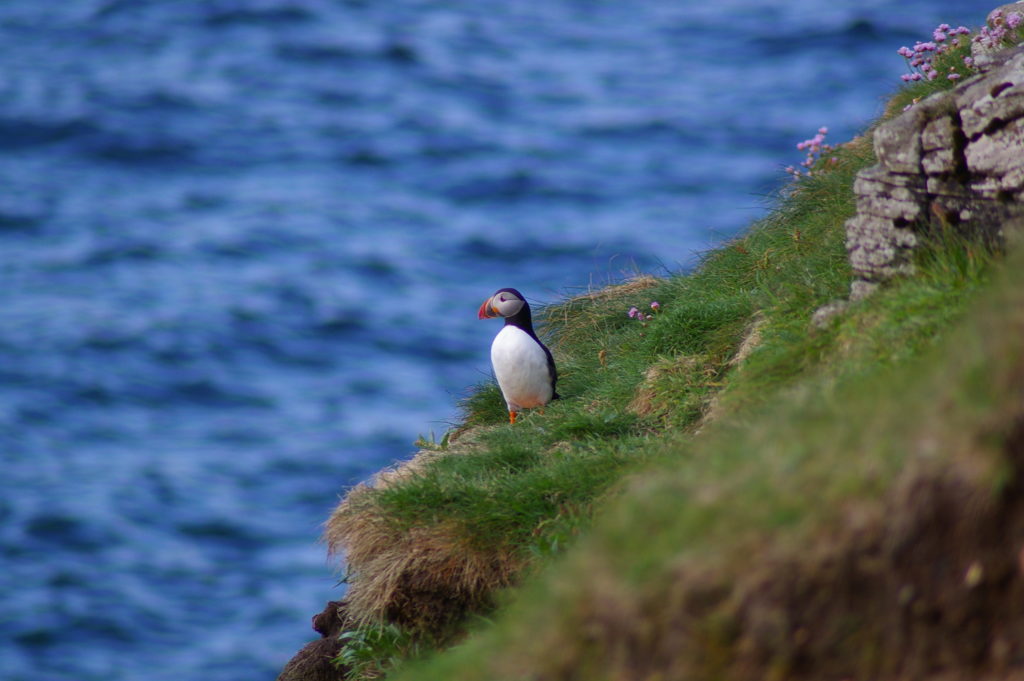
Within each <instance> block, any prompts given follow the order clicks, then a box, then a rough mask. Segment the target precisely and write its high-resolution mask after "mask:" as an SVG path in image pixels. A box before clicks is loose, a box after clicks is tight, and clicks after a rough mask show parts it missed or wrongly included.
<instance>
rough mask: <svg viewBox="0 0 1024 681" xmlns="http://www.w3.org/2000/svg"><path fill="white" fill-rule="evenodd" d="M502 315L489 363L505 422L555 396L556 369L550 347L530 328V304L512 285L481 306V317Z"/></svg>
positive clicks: (498, 291)
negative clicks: (505, 409) (502, 401)
mask: <svg viewBox="0 0 1024 681" xmlns="http://www.w3.org/2000/svg"><path fill="white" fill-rule="evenodd" d="M496 317H504V318H505V326H504V327H502V329H501V331H499V332H498V335H497V336H495V337H494V342H493V343H491V366H493V367H494V376H495V378H497V379H498V387H499V388H501V395H502V397H504V398H505V404H507V405H508V422H509V423H511V424H515V422H516V416H517V415H518V413H519V412H520V411H522V410H523V409H529V408H532V407H543V406H544V405H545V404H547V403H548V402H550V401H551V400H554V399H558V393H557V392H555V382H556V381H557V380H558V372H557V371H556V369H555V358H554V357H552V356H551V351H550V350H548V348H547V346H545V345H544V344H543V343H541V342H540V339H539V338H537V334H536V333H534V331H533V319H532V317H531V315H530V304H529V303H528V302H526V298H524V297H523V294H522V293H520V292H519V291H517V290H515V289H514V288H503V289H498V290H497V291H495V293H494V295H493V296H491V297H490V298H488V299H487V300H485V301H484V303H483V305H481V306H480V313H479V318H480V319H494V318H496Z"/></svg>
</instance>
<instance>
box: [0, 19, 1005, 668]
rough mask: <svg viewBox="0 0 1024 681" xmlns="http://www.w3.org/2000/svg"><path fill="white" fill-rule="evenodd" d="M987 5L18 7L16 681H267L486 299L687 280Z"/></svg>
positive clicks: (11, 402) (3, 431)
mask: <svg viewBox="0 0 1024 681" xmlns="http://www.w3.org/2000/svg"><path fill="white" fill-rule="evenodd" d="M985 9H987V7H985V8H979V7H977V6H976V5H975V3H966V2H960V3H958V2H952V1H951V0H946V1H942V2H926V1H925V0H903V1H901V2H896V1H895V0H863V1H860V2H856V3H853V2H850V3H844V2H832V3H823V2H816V1H812V0H771V1H768V2H759V3H753V2H738V1H736V0H723V1H720V2H695V1H693V0H640V1H638V2H628V3H625V2H602V1H600V0H594V1H590V0H587V1H583V0H549V1H545V2H533V1H524V2H500V3H499V2H488V1H483V2H481V1H480V0H449V1H441V0H436V1H426V0H424V1H414V0H395V1H393V2H368V1H365V2H364V1H349V2H342V1H341V0H210V1H207V2H199V1H195V2H185V1H171V0H163V1H160V0H65V1H63V2H39V1H38V0H5V1H4V2H3V3H2V4H0V463H2V476H0V560H2V564H0V568H2V569H0V604H2V607H0V669H2V673H0V676H2V677H3V678H4V679H8V680H12V681H13V680H22V679H24V680H26V681H27V680H29V679H31V680H32V681H49V680H56V679H74V680H76V681H92V680H97V681H100V680H102V681H118V680H122V679H125V680H127V679H132V680H135V679H147V680H157V681H159V680H164V679H167V680H171V679H174V680H181V679H196V680H197V681H198V680H203V681H207V680H218V681H220V680H224V681H233V680H235V679H238V680H239V681H241V680H242V679H245V680H246V681H253V680H254V679H260V678H263V679H272V678H273V677H274V675H275V674H276V673H277V671H278V670H279V669H280V667H281V666H282V665H283V664H284V662H285V661H286V660H287V658H288V657H289V656H290V655H291V654H292V653H293V652H294V651H295V650H296V649H297V648H298V647H299V646H300V645H301V644H302V643H303V642H304V641H306V640H308V639H309V638H310V637H311V636H313V634H312V632H311V631H310V629H309V628H308V627H309V617H310V616H311V615H312V614H313V613H315V612H317V611H318V610H319V609H320V608H321V606H322V604H323V602H324V601H325V600H327V599H329V598H337V597H338V596H339V595H340V590H339V589H338V588H337V587H336V586H335V581H336V580H335V578H334V576H333V575H332V572H331V567H330V566H329V565H328V564H327V562H326V559H325V557H324V551H323V548H322V547H321V546H319V545H317V543H316V542H317V538H318V534H319V527H320V523H321V522H322V521H323V520H324V519H325V518H326V516H327V514H328V513H329V511H330V509H331V508H332V506H333V504H334V503H335V502H336V500H337V496H338V495H339V494H340V493H341V492H342V491H343V489H344V488H345V487H346V486H347V485H350V484H352V483H354V482H356V481H358V480H360V479H363V478H365V477H366V476H367V475H368V474H370V473H371V472H372V471H373V470H375V469H377V468H379V467H380V466H382V465H384V464H387V463H389V462H390V461H393V460H395V459H399V458H403V457H405V456H407V455H409V454H410V453H411V451H412V445H411V442H412V441H413V440H414V439H415V437H416V436H417V434H419V433H424V434H426V433H428V432H429V431H431V430H433V431H435V432H437V433H440V432H442V431H443V430H444V429H445V427H446V423H447V422H450V421H452V420H453V419H455V418H456V402H457V400H458V399H459V397H460V396H461V395H463V394H464V393H465V390H466V389H467V387H468V386H470V385H472V384H474V383H477V382H479V381H482V380H484V379H485V378H486V377H487V376H488V374H489V367H488V359H487V346H488V343H489V342H490V338H491V336H492V335H493V334H494V333H495V332H496V331H497V327H496V326H494V325H490V324H483V323H480V322H478V321H477V319H476V315H475V312H476V309H477V307H478V306H479V303H480V301H482V300H483V299H484V298H485V297H486V296H487V295H489V294H490V293H491V292H492V291H493V290H495V289H496V288H499V287H501V286H516V287H518V288H520V289H521V290H523V291H524V292H526V293H527V294H528V295H529V296H531V297H532V298H533V299H534V301H535V302H538V303H543V302H545V301H550V300H554V299H557V298H558V297H559V296H561V295H564V294H565V293H567V292H572V291H576V290H579V289H581V288H586V287H587V286H590V285H592V284H601V283H604V282H607V281H609V280H615V279H618V278H621V277H622V276H624V275H626V274H629V273H631V272H634V271H636V270H642V271H654V272H664V271H666V270H670V271H674V270H678V269H680V268H685V267H687V266H688V265H690V264H692V262H693V259H694V254H695V253H697V252H699V251H700V250H702V249H706V248H707V247H709V246H711V245H713V244H714V243H716V242H717V241H719V240H721V239H722V238H724V237H727V236H729V235H731V234H734V233H736V231H737V230H740V229H742V228H743V227H744V226H745V225H746V224H748V223H749V222H750V221H751V220H752V219H754V218H756V217H757V216H759V215H761V214H763V211H764V207H765V199H764V198H763V197H764V196H766V195H768V194H770V193H771V192H772V191H774V190H775V189H777V188H778V187H779V186H780V184H781V183H782V181H783V178H784V174H783V173H782V172H781V168H782V167H783V166H784V165H787V164H791V163H795V162H798V161H799V160H800V155H799V153H798V152H797V151H796V150H795V149H794V148H793V145H794V143H795V142H797V141H799V140H801V139H804V138H806V137H808V136H810V135H812V134H813V133H814V131H815V130H817V128H818V127H819V126H821V125H828V126H829V127H830V128H831V131H832V132H831V134H830V139H833V140H835V141H843V140H845V139H848V138H849V137H850V136H852V135H853V134H855V133H856V132H857V131H858V130H859V129H860V128H862V127H863V126H864V124H865V123H866V122H867V121H869V120H870V119H871V118H872V117H873V116H874V115H876V114H877V113H878V111H879V109H880V106H881V101H882V97H883V96H884V95H885V94H886V93H887V92H889V91H891V89H892V88H893V87H894V86H895V84H896V83H897V82H898V76H899V74H900V73H901V72H902V70H903V64H902V59H901V58H900V57H898V56H897V55H896V54H895V50H896V48H898V47H899V46H900V45H902V44H908V43H909V44H912V41H913V40H915V39H918V38H921V39H923V38H925V37H927V36H928V35H929V33H930V30H931V29H932V28H933V27H934V26H935V25H936V24H937V23H939V22H940V21H950V22H963V23H968V22H974V23H978V22H980V21H981V19H982V15H983V13H984V10H985Z"/></svg>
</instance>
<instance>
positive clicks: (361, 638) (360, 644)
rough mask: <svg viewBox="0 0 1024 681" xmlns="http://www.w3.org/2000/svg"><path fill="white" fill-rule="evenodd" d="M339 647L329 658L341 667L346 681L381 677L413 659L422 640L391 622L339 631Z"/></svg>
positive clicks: (420, 647) (418, 650) (364, 680)
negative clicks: (337, 651) (334, 656)
mask: <svg viewBox="0 0 1024 681" xmlns="http://www.w3.org/2000/svg"><path fill="white" fill-rule="evenodd" d="M340 638H341V641H342V646H341V650H340V651H339V653H338V656H337V657H336V658H334V660H332V662H333V663H334V664H335V665H336V666H337V667H339V668H341V669H344V670H345V673H344V678H345V681H367V680H369V679H381V678H384V677H385V676H386V675H387V674H388V673H391V672H394V671H396V670H398V669H399V668H400V667H401V666H402V664H403V662H405V661H407V660H411V659H415V658H416V657H417V656H419V655H420V654H421V652H422V648H423V646H422V644H421V642H420V641H418V640H416V639H415V638H413V637H412V636H410V634H409V633H408V632H406V631H403V630H402V629H401V628H399V627H397V626H395V625H393V624H374V625H367V626H362V627H358V628H356V629H351V630H349V631H346V632H344V633H342V634H341V636H340Z"/></svg>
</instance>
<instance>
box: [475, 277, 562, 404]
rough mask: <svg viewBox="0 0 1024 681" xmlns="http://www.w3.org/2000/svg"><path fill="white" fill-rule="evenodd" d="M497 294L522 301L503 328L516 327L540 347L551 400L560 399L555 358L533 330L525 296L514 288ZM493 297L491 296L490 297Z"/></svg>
mask: <svg viewBox="0 0 1024 681" xmlns="http://www.w3.org/2000/svg"><path fill="white" fill-rule="evenodd" d="M499 293H511V294H512V295H514V296H516V297H517V298H519V300H521V301H523V306H522V307H521V308H519V312H516V313H515V314H514V315H512V316H511V317H505V326H509V325H510V324H511V325H512V326H515V327H518V328H520V329H522V330H523V331H525V332H526V333H527V334H529V336H530V338H532V339H533V340H535V341H537V345H539V346H540V347H541V349H542V350H543V351H544V354H545V355H547V358H548V371H550V372H551V399H553V400H557V399H558V398H559V397H561V396H560V395H559V394H558V391H556V390H555V383H556V382H557V381H558V369H556V368H555V358H554V357H552V355H551V351H550V350H548V346H546V345H544V343H542V342H541V340H540V338H537V333H536V332H535V331H534V330H533V315H532V314H531V312H530V304H529V303H528V302H526V296H524V295H523V294H522V293H520V292H519V291H517V290H516V289H514V288H501V289H498V290H497V291H495V292H494V295H495V296H496V295H498V294H499ZM492 297H493V296H492Z"/></svg>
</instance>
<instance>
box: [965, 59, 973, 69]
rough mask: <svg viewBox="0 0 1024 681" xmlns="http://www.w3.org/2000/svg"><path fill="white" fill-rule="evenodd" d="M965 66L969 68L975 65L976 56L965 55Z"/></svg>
mask: <svg viewBox="0 0 1024 681" xmlns="http://www.w3.org/2000/svg"><path fill="white" fill-rule="evenodd" d="M964 66H966V67H967V68H971V67H972V66H974V58H973V57H964Z"/></svg>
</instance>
